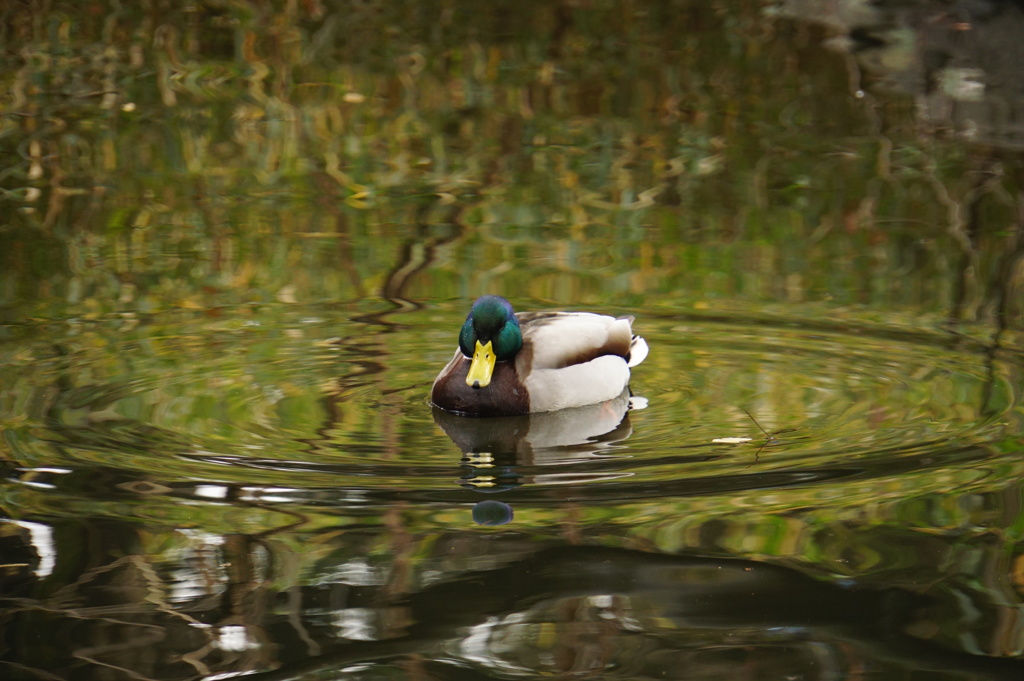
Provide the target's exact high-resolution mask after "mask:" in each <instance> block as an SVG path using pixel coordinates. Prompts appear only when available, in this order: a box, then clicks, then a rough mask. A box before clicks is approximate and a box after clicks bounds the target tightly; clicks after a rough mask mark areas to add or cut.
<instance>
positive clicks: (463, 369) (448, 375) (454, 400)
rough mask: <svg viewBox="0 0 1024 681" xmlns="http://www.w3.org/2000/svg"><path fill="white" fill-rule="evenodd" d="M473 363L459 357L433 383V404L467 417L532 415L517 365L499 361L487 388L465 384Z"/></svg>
mask: <svg viewBox="0 0 1024 681" xmlns="http://www.w3.org/2000/svg"><path fill="white" fill-rule="evenodd" d="M469 365H470V360H469V358H467V357H463V356H461V355H457V356H456V357H455V358H454V359H453V360H452V361H451V362H450V363H449V364H448V366H447V367H445V369H444V371H442V372H441V375H440V376H438V377H437V380H436V381H434V387H433V388H432V389H431V391H430V401H431V402H433V403H434V405H436V406H438V407H440V408H441V409H444V410H445V411H450V412H454V413H457V414H465V415H467V416H514V415H518V414H529V413H530V396H529V395H528V394H527V393H526V388H524V387H523V384H522V382H521V381H520V380H519V376H518V375H517V374H516V369H515V363H514V362H498V363H497V364H495V365H494V374H493V375H492V376H491V382H490V384H489V385H488V386H487V387H486V388H471V387H469V386H468V385H466V374H468V373H469Z"/></svg>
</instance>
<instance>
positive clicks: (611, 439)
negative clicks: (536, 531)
mask: <svg viewBox="0 0 1024 681" xmlns="http://www.w3.org/2000/svg"><path fill="white" fill-rule="evenodd" d="M643 403H644V401H643V399H642V398H636V397H630V395H629V391H628V390H625V391H623V392H622V394H620V395H619V396H618V397H616V398H615V399H612V400H608V401H606V402H602V403H600V404H592V405H588V406H586V407H578V408H576V409H563V410H561V411H554V412H546V413H541V414H526V415H522V416H506V417H500V418H498V417H496V418H464V417H461V416H457V415H455V414H450V413H448V412H446V411H444V410H442V409H436V408H435V409H434V421H435V422H436V423H437V425H438V426H439V427H440V428H441V430H443V431H444V432H445V434H446V435H448V437H450V438H451V439H452V441H453V442H454V443H455V444H456V445H457V446H458V447H459V449H461V450H462V452H463V457H462V463H461V465H460V467H461V468H462V471H463V474H462V476H461V477H460V479H459V484H460V485H461V486H462V487H464V488H465V489H469V490H473V491H476V492H482V493H484V494H488V495H491V494H500V493H503V492H509V491H511V490H514V489H516V488H518V487H520V486H522V485H526V484H531V483H532V484H538V485H542V486H545V487H551V486H555V485H566V484H575V483H583V482H593V481H597V480H607V479H609V478H617V477H620V476H621V475H622V472H621V471H618V472H615V473H609V472H608V471H607V470H595V469H594V468H593V466H592V465H587V466H586V467H584V468H580V467H579V466H578V465H577V464H580V463H588V464H591V463H592V462H593V461H595V460H607V459H609V458H614V454H612V452H611V451H610V450H612V449H613V448H614V446H615V445H616V444H617V443H621V442H622V441H624V440H626V439H627V438H628V437H629V436H630V435H631V434H632V432H633V431H632V427H631V425H630V422H629V410H630V407H631V405H636V406H641V405H642V404H643ZM512 516H513V511H512V507H511V505H509V504H507V503H505V502H503V501H499V500H496V499H488V500H485V501H481V502H478V503H477V505H476V506H475V507H474V509H473V519H474V521H475V522H477V523H478V524H481V525H504V524H506V523H508V522H510V521H511V520H512Z"/></svg>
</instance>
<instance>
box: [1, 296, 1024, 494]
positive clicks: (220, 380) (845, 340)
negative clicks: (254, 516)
mask: <svg viewBox="0 0 1024 681" xmlns="http://www.w3.org/2000/svg"><path fill="white" fill-rule="evenodd" d="M636 314H637V317H638V322H637V328H638V330H639V331H640V332H641V333H643V335H644V336H645V337H646V338H647V339H648V342H649V344H650V346H651V348H652V352H651V355H650V357H649V358H648V359H647V361H646V362H645V363H644V364H642V365H641V366H640V367H638V368H637V369H636V370H635V371H634V380H633V385H632V390H633V393H634V396H633V397H632V398H631V396H630V395H629V394H624V395H623V396H621V397H620V398H619V399H618V400H616V401H613V402H610V403H606V404H602V405H595V406H594V407H592V408H585V409H580V410H572V411H566V412H560V413H557V414H542V415H535V416H532V417H522V418H510V419H467V418H460V417H453V416H450V415H447V414H444V413H443V412H432V411H431V408H430V406H429V405H428V404H427V401H426V394H427V392H428V388H429V385H430V382H431V380H432V379H433V376H434V374H435V372H436V371H437V370H438V368H439V367H440V366H442V365H443V364H444V362H445V360H446V359H447V357H448V356H449V354H450V352H451V349H450V346H451V343H452V339H451V337H450V336H451V334H450V333H447V331H448V330H450V329H451V328H456V327H457V321H458V316H459V312H458V311H457V310H450V311H449V310H444V311H431V310H418V311H414V312H407V313H403V315H402V317H401V320H400V322H401V323H395V322H394V321H389V322H388V323H386V324H385V323H383V322H381V317H380V316H379V315H378V316H374V315H372V314H371V315H367V314H365V313H362V312H361V313H360V314H355V313H354V311H352V310H337V309H334V308H309V307H306V308H297V307H296V306H265V307H260V308H247V309H245V310H244V311H236V313H235V314H234V315H229V316H226V317H221V316H219V315H218V316H214V317H210V316H207V315H202V314H195V315H188V314H180V315H177V316H175V317H173V318H154V319H151V320H143V321H142V322H137V323H135V324H133V325H131V327H130V328H125V325H124V324H123V322H122V321H121V320H107V321H102V320H101V321H96V322H93V323H91V324H89V325H87V326H85V327H83V326H82V325H74V326H71V325H69V326H68V327H67V329H66V333H65V334H63V335H61V334H58V333H56V332H55V329H54V326H56V325H51V326H50V328H48V329H47V333H45V334H44V333H24V334H20V335H17V334H16V337H19V338H22V340H21V341H20V343H19V344H18V345H17V346H15V345H14V344H9V345H8V346H7V350H6V352H7V356H6V357H5V358H4V359H5V363H6V364H7V365H8V367H9V371H11V372H12V383H11V386H12V390H10V391H9V392H8V397H7V398H6V403H5V404H4V406H3V411H2V412H0V416H2V419H3V421H4V424H3V425H4V427H5V431H6V432H5V444H4V447H5V449H6V454H5V456H6V458H8V459H9V468H10V470H9V473H8V477H9V478H12V479H17V480H19V481H21V482H22V483H23V488H22V489H23V491H24V493H25V494H27V495H30V496H32V499H31V500H25V503H31V504H43V505H45V504H46V503H47V499H50V500H52V495H58V494H60V493H61V492H65V493H69V494H72V495H73V496H86V497H91V496H94V495H95V496H103V495H109V494H111V493H114V494H116V495H128V496H129V497H131V496H133V495H134V496H138V495H144V496H146V497H147V498H150V499H151V498H152V497H153V495H154V494H156V495H157V496H165V497H174V498H191V499H194V500H197V501H204V502H206V501H211V500H218V499H219V500H230V499H248V500H250V501H254V502H259V503H275V504H298V505H305V504H309V505H314V506H320V507H322V506H336V505H340V506H353V505H354V506H366V505H374V504H388V503H392V502H394V501H395V500H412V501H421V502H431V503H434V502H441V503H455V504H461V503H472V502H475V501H478V500H479V499H482V498H484V496H487V497H493V498H495V499H502V500H514V501H517V502H519V503H528V504H534V505H541V506H543V505H546V504H558V503H564V502H565V501H566V500H575V501H580V502H587V503H623V502H627V503H628V502H640V501H642V500H645V499H657V498H666V497H705V496H709V495H711V496H714V495H723V494H736V493H739V492H750V491H754V490H759V491H764V490H772V489H778V490H781V489H808V488H811V489H813V488H818V487H820V488H821V489H823V490H825V489H830V488H832V487H834V485H835V483H836V481H844V485H853V486H854V487H856V485H861V484H863V485H866V487H865V489H864V490H861V491H859V492H857V491H855V490H854V487H847V488H844V492H843V493H844V494H861V493H865V494H866V493H868V492H867V491H866V490H867V489H868V487H870V485H878V484H889V483H891V482H892V481H899V480H906V479H908V478H912V477H914V476H915V474H917V473H919V472H928V471H931V472H933V473H934V472H936V471H940V472H941V471H947V470H948V471H949V474H950V475H952V476H954V477H957V476H959V477H957V480H958V481H959V482H958V484H967V483H971V482H972V481H977V480H979V479H982V478H984V477H985V472H984V471H985V470H986V466H987V465H989V464H984V465H979V464H980V462H982V461H987V462H990V463H991V465H996V462H998V461H1000V460H1003V459H1004V457H1005V454H1006V453H1005V451H1004V450H1006V446H1005V445H1006V443H1008V442H1010V443H1013V442H1017V441H1018V439H1019V437H1020V433H1021V432H1022V431H1024V414H1022V407H1021V404H1020V402H1019V395H1018V391H1017V387H1016V386H1019V385H1021V384H1024V371H1022V367H1024V361H1022V354H1021V351H1020V350H1019V349H1017V348H1013V347H1001V346H999V345H997V344H995V343H994V342H989V341H987V340H986V335H985V333H983V332H982V331H980V330H973V331H972V333H971V334H969V335H968V334H965V333H963V332H962V331H961V332H957V333H954V332H950V331H946V330H942V329H939V328H934V329H932V328H912V327H909V326H908V327H906V328H900V327H892V326H884V325H872V324H867V323H863V322H861V323H855V322H845V321H837V322H813V323H812V322H807V321H801V320H798V319H769V318H764V317H760V318H759V317H751V316H740V315H736V316H728V315H718V316H711V315H704V316H697V315H690V316H687V317H680V316H677V315H664V314H659V313H657V312H652V313H650V314H646V315H645V314H644V313H642V312H640V313H636ZM352 320H356V321H352ZM44 338H45V340H43V339H44ZM27 339H32V340H31V341H29V340H27ZM639 406H644V407H646V408H642V409H638V408H637V407H639ZM55 471H56V472H55ZM83 476H84V477H83ZM944 480H946V478H944V477H943V476H942V475H930V476H928V481H929V482H928V484H932V485H941V484H946V483H947V482H948V480H946V482H943V481H944ZM89 481H91V483H90V482H89ZM914 484H923V483H922V482H921V481H916V482H915V483H914ZM211 486H212V487H211ZM858 489H859V488H858Z"/></svg>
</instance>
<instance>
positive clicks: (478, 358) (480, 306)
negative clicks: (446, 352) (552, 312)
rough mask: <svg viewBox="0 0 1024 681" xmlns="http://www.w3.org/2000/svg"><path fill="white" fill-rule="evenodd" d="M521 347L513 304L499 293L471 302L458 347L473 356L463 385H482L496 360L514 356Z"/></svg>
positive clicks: (520, 337)
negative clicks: (498, 294)
mask: <svg viewBox="0 0 1024 681" xmlns="http://www.w3.org/2000/svg"><path fill="white" fill-rule="evenodd" d="M522 347H523V334H522V332H521V331H520V330H519V322H518V321H516V315H515V313H514V312H513V311H512V304H511V303H509V302H508V301H507V300H505V299H504V298H502V297H501V296H482V297H480V298H477V300H476V302H475V303H473V309H471V310H470V311H469V316H468V317H466V323H465V324H463V325H462V331H461V332H459V348H460V349H461V350H462V354H464V355H465V356H466V357H472V358H473V362H472V363H471V364H470V365H469V374H467V375H466V385H468V386H469V387H471V388H485V387H487V385H488V384H489V383H490V382H491V375H492V374H493V373H494V364H495V362H501V361H505V360H509V359H512V358H513V357H515V355H516V353H517V352H519V349H520V348H522Z"/></svg>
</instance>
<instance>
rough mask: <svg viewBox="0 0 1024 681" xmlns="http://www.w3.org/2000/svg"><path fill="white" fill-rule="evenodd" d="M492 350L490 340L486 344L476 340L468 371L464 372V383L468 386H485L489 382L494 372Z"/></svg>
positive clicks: (494, 359)
mask: <svg viewBox="0 0 1024 681" xmlns="http://www.w3.org/2000/svg"><path fill="white" fill-rule="evenodd" d="M495 361H497V360H496V358H495V356H494V350H493V349H492V348H491V341H487V344H486V345H480V341H477V342H476V350H474V351H473V362H472V364H470V365H469V373H468V374H466V385H468V386H469V387H470V388H486V387H487V386H488V385H490V383H491V375H492V374H493V373H494V362H495Z"/></svg>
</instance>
